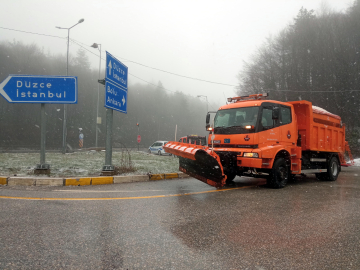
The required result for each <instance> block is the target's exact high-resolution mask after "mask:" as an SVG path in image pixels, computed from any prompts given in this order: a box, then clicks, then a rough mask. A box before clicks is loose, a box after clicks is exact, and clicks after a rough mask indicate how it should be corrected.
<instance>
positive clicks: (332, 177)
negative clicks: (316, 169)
mask: <svg viewBox="0 0 360 270" xmlns="http://www.w3.org/2000/svg"><path fill="white" fill-rule="evenodd" d="M339 167H340V166H339V161H338V159H337V158H336V157H332V158H331V159H330V161H329V163H328V164H327V168H326V169H327V172H326V173H317V174H316V178H317V179H319V180H322V181H336V179H337V178H338V176H339V172H340V169H339Z"/></svg>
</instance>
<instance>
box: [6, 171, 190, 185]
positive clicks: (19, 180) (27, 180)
mask: <svg viewBox="0 0 360 270" xmlns="http://www.w3.org/2000/svg"><path fill="white" fill-rule="evenodd" d="M186 177H189V176H188V175H187V174H184V173H182V172H179V173H162V174H149V175H127V176H99V177H98V176H96V177H72V178H70V177H69V178H50V177H46V178H44V177H41V178H40V177H39V178H36V177H20V176H12V177H6V176H0V185H7V186H90V185H109V184H121V183H132V182H147V181H156V180H170V179H181V178H186Z"/></svg>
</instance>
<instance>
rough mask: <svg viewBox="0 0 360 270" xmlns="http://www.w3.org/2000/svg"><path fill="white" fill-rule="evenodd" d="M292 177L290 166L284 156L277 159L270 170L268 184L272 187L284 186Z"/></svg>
mask: <svg viewBox="0 0 360 270" xmlns="http://www.w3.org/2000/svg"><path fill="white" fill-rule="evenodd" d="M289 177H290V170H289V167H288V166H286V161H285V159H283V158H278V159H276V160H275V162H274V165H273V167H272V169H271V171H270V175H269V178H268V179H267V185H268V186H269V187H271V188H283V187H285V186H286V184H287V182H288V180H289Z"/></svg>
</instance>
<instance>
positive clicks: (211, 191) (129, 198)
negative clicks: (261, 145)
mask: <svg viewBox="0 0 360 270" xmlns="http://www.w3.org/2000/svg"><path fill="white" fill-rule="evenodd" d="M250 187H254V186H244V187H237V188H228V189H216V190H207V191H198V192H190V193H183V194H168V195H154V196H143V197H120V198H37V197H13V196H0V199H14V200H33V201H110V200H137V199H153V198H168V197H180V196H189V195H197V194H205V193H214V192H222V191H231V190H236V189H244V188H250Z"/></svg>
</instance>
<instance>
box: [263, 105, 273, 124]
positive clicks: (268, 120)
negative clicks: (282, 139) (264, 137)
mask: <svg viewBox="0 0 360 270" xmlns="http://www.w3.org/2000/svg"><path fill="white" fill-rule="evenodd" d="M261 125H262V126H263V129H264V130H267V129H270V128H273V127H274V121H273V119H272V107H265V108H263V111H262V116H261Z"/></svg>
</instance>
